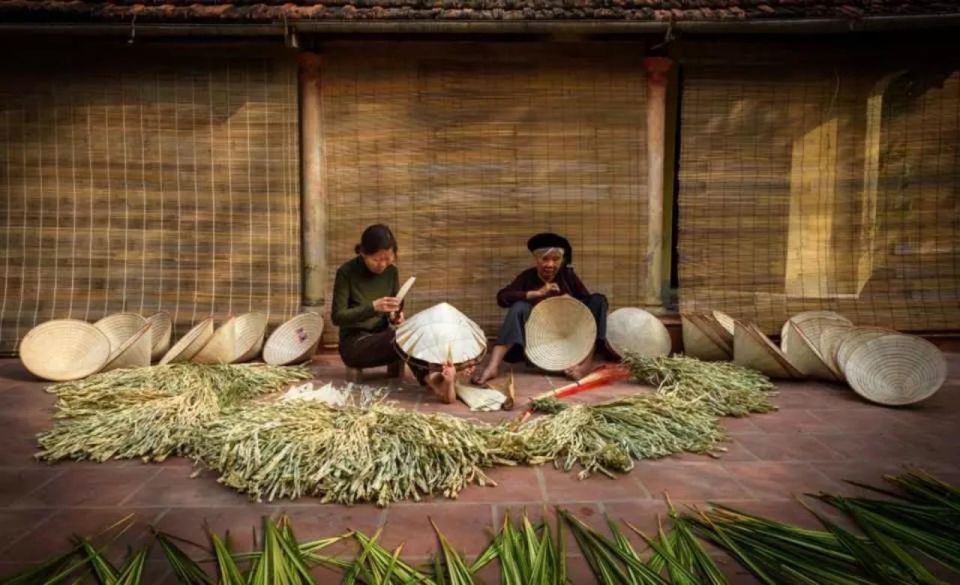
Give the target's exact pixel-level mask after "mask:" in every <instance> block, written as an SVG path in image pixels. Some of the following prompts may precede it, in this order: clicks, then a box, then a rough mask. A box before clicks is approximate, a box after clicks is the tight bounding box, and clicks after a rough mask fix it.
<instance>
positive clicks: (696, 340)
mask: <svg viewBox="0 0 960 585" xmlns="http://www.w3.org/2000/svg"><path fill="white" fill-rule="evenodd" d="M698 316H699V315H698V314H697V313H684V314H681V315H680V326H681V329H682V331H683V353H684V354H685V355H688V356H690V357H695V358H697V359H699V360H703V361H709V362H723V361H727V360H729V359H730V357H731V353H730V352H728V351H727V350H726V348H725V347H723V344H722V343H721V342H720V341H719V340H717V339H716V338H715V337H714V335H713V334H712V332H711V333H709V334H708V333H707V332H706V331H704V329H703V327H702V324H701V322H700V320H699V319H698Z"/></svg>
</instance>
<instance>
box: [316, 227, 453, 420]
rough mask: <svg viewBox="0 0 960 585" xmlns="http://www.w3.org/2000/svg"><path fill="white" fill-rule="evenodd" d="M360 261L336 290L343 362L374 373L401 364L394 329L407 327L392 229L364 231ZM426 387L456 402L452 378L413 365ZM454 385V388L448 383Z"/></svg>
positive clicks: (343, 270)
mask: <svg viewBox="0 0 960 585" xmlns="http://www.w3.org/2000/svg"><path fill="white" fill-rule="evenodd" d="M355 251H356V253H357V256H356V257H355V258H353V259H352V260H348V261H346V262H345V263H344V264H343V265H342V266H341V267H340V268H339V269H337V278H336V281H335V282H334V285H333V310H332V313H333V314H332V315H331V316H332V318H333V324H334V325H336V326H337V327H339V328H340V344H339V348H340V358H341V359H343V363H344V364H346V365H347V366H348V367H350V368H373V367H376V366H385V365H388V364H392V363H394V362H396V361H397V360H399V359H400V356H399V355H398V354H397V351H396V349H395V348H394V339H395V337H396V332H395V331H394V329H393V328H392V327H391V325H399V324H400V323H403V305H402V303H400V301H399V300H398V299H397V298H396V295H397V292H398V291H399V290H400V277H399V272H398V271H397V267H396V264H395V263H396V261H397V240H396V238H395V237H394V236H393V232H391V231H390V228H389V227H387V226H385V225H383V224H376V225H372V226H370V227H368V228H367V229H365V230H364V231H363V235H362V236H361V238H360V243H359V244H357V246H356V249H355ZM409 365H410V369H411V370H412V371H413V374H414V376H416V378H417V381H418V382H420V383H421V384H429V385H430V387H431V388H433V390H434V392H435V393H436V394H437V395H438V396H439V397H440V399H441V400H443V401H444V402H452V401H453V400H455V399H456V394H455V392H453V384H452V381H448V380H446V378H451V380H452V373H451V372H448V371H447V370H448V369H451V368H443V371H442V372H434V373H432V374H431V373H430V372H429V371H428V370H427V369H426V368H423V367H420V366H416V365H414V364H412V363H411V364H409ZM447 382H449V383H447Z"/></svg>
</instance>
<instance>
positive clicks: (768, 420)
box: [750, 409, 834, 433]
mask: <svg viewBox="0 0 960 585" xmlns="http://www.w3.org/2000/svg"><path fill="white" fill-rule="evenodd" d="M750 422H752V423H753V424H754V425H756V426H757V428H759V429H760V430H762V431H765V432H768V433H808V432H828V431H832V430H834V425H833V424H831V423H828V422H824V421H822V420H820V419H819V418H817V417H815V416H813V415H812V414H811V413H810V411H808V410H800V409H794V410H781V411H778V412H768V413H765V414H757V415H753V416H752V417H750Z"/></svg>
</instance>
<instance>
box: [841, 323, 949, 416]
mask: <svg viewBox="0 0 960 585" xmlns="http://www.w3.org/2000/svg"><path fill="white" fill-rule="evenodd" d="M844 371H845V372H846V377H847V382H848V383H849V384H850V387H851V388H853V390H854V392H856V393H857V394H859V395H860V396H862V397H864V398H866V399H867V400H870V401H871V402H876V403H879V404H885V405H888V406H902V405H905V404H914V403H916V402H920V401H921V400H926V399H927V398H929V397H930V396H933V394H935V393H936V392H937V390H939V389H940V387H941V386H943V383H944V382H945V381H946V379H947V361H946V359H944V357H943V353H941V352H940V350H939V349H938V348H937V346H935V345H933V344H932V343H930V342H929V341H927V340H925V339H922V338H920V337H915V336H913V335H902V334H899V333H893V334H890V335H883V336H881V337H876V338H874V339H871V340H869V341H866V342H864V343H863V344H862V345H861V346H860V347H858V348H857V349H855V350H854V351H853V353H851V354H850V356H849V358H847V363H846V366H845V367H844Z"/></svg>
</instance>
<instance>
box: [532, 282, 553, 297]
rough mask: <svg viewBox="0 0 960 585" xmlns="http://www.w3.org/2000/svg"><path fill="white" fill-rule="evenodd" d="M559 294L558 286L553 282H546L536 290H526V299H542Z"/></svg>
mask: <svg viewBox="0 0 960 585" xmlns="http://www.w3.org/2000/svg"><path fill="white" fill-rule="evenodd" d="M558 294H560V286H559V285H557V283H555V282H548V283H547V284H545V285H543V286H541V287H540V288H538V289H537V290H531V291H527V299H543V298H546V297H550V296H553V295H558Z"/></svg>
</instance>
